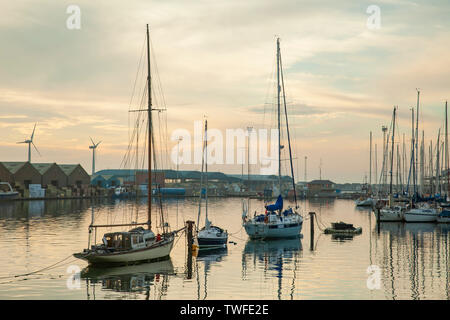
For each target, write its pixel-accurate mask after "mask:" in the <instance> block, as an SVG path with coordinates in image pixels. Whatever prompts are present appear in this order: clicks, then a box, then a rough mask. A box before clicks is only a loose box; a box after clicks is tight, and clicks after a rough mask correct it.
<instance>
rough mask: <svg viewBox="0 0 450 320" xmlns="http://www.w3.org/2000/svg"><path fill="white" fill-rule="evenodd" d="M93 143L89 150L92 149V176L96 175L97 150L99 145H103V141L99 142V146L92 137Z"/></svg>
mask: <svg viewBox="0 0 450 320" xmlns="http://www.w3.org/2000/svg"><path fill="white" fill-rule="evenodd" d="M89 138H90V139H91V141H92V146H89V149H92V175H94V174H95V149H97V147H98V145H99V144H100V143H101V141H99V142H97V144H96V143H95V142H94V140H92V138H91V137H89Z"/></svg>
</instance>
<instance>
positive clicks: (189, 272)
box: [186, 220, 194, 279]
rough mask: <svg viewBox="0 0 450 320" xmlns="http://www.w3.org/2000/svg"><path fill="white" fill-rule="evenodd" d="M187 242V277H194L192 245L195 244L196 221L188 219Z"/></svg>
mask: <svg viewBox="0 0 450 320" xmlns="http://www.w3.org/2000/svg"><path fill="white" fill-rule="evenodd" d="M186 229H187V232H186V243H187V249H188V250H187V261H186V266H187V274H186V278H187V279H192V246H193V244H194V221H190V220H188V221H186Z"/></svg>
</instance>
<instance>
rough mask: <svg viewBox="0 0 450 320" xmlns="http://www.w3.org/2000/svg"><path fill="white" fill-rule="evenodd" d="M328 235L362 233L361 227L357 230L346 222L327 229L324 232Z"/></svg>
mask: <svg viewBox="0 0 450 320" xmlns="http://www.w3.org/2000/svg"><path fill="white" fill-rule="evenodd" d="M324 232H325V233H326V234H342V235H346V234H349V235H350V234H360V233H361V232H362V228H361V227H357V228H355V227H354V226H353V224H350V223H344V222H342V221H341V222H334V223H332V224H331V228H326V229H325V231H324Z"/></svg>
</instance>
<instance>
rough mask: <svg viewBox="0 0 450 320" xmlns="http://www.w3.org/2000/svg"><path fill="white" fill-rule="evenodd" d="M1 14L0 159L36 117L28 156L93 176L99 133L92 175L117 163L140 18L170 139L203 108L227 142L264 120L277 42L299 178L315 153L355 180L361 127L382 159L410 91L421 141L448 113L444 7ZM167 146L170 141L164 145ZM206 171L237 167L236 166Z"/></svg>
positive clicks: (122, 5) (122, 6)
mask: <svg viewBox="0 0 450 320" xmlns="http://www.w3.org/2000/svg"><path fill="white" fill-rule="evenodd" d="M73 4H75V5H78V6H79V7H80V9H81V29H79V30H70V29H68V28H67V26H66V20H67V19H68V17H69V16H70V14H68V13H66V9H67V7H68V6H69V5H73ZM370 5H376V6H378V7H379V8H380V18H381V19H380V28H379V29H370V28H368V27H367V20H368V18H369V17H370V16H371V14H370V13H367V8H368V7H369V6H370ZM0 10H1V12H2V19H1V20H0V42H1V43H2V46H1V49H0V131H1V135H0V155H1V157H0V158H1V159H0V160H2V161H25V160H26V159H27V148H26V145H23V144H17V142H19V141H23V140H25V139H27V138H28V137H29V136H30V134H31V131H32V130H33V126H34V123H36V122H37V127H36V133H35V144H36V146H37V147H38V148H39V151H40V153H41V156H39V155H38V154H37V153H33V155H32V161H35V162H58V163H81V164H82V165H83V166H84V167H85V169H86V170H87V171H88V172H90V171H91V157H92V154H91V150H90V149H89V144H90V139H89V136H91V137H93V138H94V140H97V141H99V140H101V141H102V143H101V144H100V146H99V147H98V154H97V164H96V169H97V170H100V169H106V168H119V167H120V166H121V161H122V159H123V157H124V154H125V152H126V150H127V146H128V139H129V136H130V129H129V126H130V120H129V119H130V115H129V112H128V111H129V109H130V107H132V106H130V101H133V100H132V99H131V98H132V92H133V85H134V81H135V79H136V71H137V66H138V63H139V60H140V58H141V54H142V48H143V45H144V42H145V25H146V24H147V23H148V24H150V28H151V42H152V49H153V55H154V57H155V59H156V62H157V68H158V76H159V79H160V83H161V87H162V89H163V92H164V99H165V106H166V107H167V111H166V118H167V131H168V133H169V136H170V133H171V132H173V131H174V130H176V129H179V128H184V129H187V130H189V131H193V127H194V121H196V120H202V119H203V117H204V115H206V116H207V117H208V124H209V127H211V128H216V129H219V130H221V131H223V132H224V136H225V130H226V129H234V128H246V127H247V126H253V127H255V128H262V127H265V126H268V125H272V124H273V121H272V120H273V119H274V117H273V112H272V111H271V110H272V109H271V108H272V104H273V102H274V101H275V100H274V93H275V89H274V86H273V73H274V67H275V52H276V49H275V48H276V47H275V46H276V41H275V39H276V37H277V36H279V37H280V38H281V51H282V59H283V67H284V77H285V85H286V94H287V103H288V110H289V114H290V118H289V119H290V120H289V121H290V123H289V125H290V127H291V134H292V135H293V138H294V140H295V146H294V151H295V155H294V156H295V158H296V159H295V161H294V163H295V173H296V175H297V178H300V180H302V179H303V170H304V169H303V168H304V167H303V166H304V160H303V159H304V157H305V156H307V157H308V177H307V178H308V180H310V179H315V178H319V163H320V159H322V178H328V179H331V180H333V181H335V182H352V181H353V182H361V181H362V180H363V178H364V175H365V174H367V173H368V171H369V132H370V131H372V132H373V136H374V143H377V145H378V151H379V153H378V155H379V156H380V154H381V151H380V150H381V145H382V141H381V140H382V139H381V138H382V133H381V126H382V125H389V123H390V121H391V115H392V109H393V106H394V105H398V106H399V111H398V115H399V129H400V134H403V133H406V139H407V142H408V141H409V139H410V134H409V133H410V131H411V129H410V111H409V108H410V107H411V106H415V104H416V88H420V90H421V104H420V108H421V111H420V117H421V124H420V126H421V130H422V129H423V130H425V140H426V141H427V143H429V141H430V140H431V139H433V140H434V141H435V140H436V138H437V134H438V129H439V127H441V126H442V124H443V121H444V105H445V100H446V99H448V95H449V88H450V55H449V54H448V53H449V50H450V20H449V19H448V17H449V16H450V4H449V3H448V1H407V0H400V1H390V0H382V1H329V0H318V1H292V0H289V1H288V0H281V1H268V0H247V1H237V0H227V1H211V0H197V1H192V0H183V1H181V0H173V1H170V0H168V1H155V0H151V1H150V0H146V1H141V0H131V1H126V2H124V1H117V0H114V1H106V0H99V1H74V2H67V1H56V0H53V1H46V0H42V1H39V2H36V1H25V0H23V1H9V2H7V1H3V2H1V3H0ZM152 61H153V60H152ZM141 87H142V86H141ZM141 89H142V88H141ZM135 100H136V101H138V100H137V99H135ZM132 104H133V103H132ZM269 109H270V110H269ZM271 119H272V120H271ZM175 145H176V142H175V141H169V149H172V148H173V147H174V146H175ZM380 159H381V157H380ZM380 161H381V160H379V163H378V167H380V166H381V164H380ZM171 166H172V168H174V167H175V166H174V164H171ZM180 168H181V169H199V168H197V167H196V166H195V165H181V166H180ZM210 170H221V171H224V172H227V173H240V172H241V165H238V164H236V165H212V166H211V168H210ZM252 171H257V167H253V168H252Z"/></svg>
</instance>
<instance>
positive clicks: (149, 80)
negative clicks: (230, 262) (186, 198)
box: [147, 24, 152, 230]
mask: <svg viewBox="0 0 450 320" xmlns="http://www.w3.org/2000/svg"><path fill="white" fill-rule="evenodd" d="M147 88H148V94H147V95H148V109H147V113H148V184H147V196H148V211H147V215H148V229H149V230H151V229H152V139H151V137H152V76H151V73H150V36H149V31H148V24H147Z"/></svg>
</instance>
